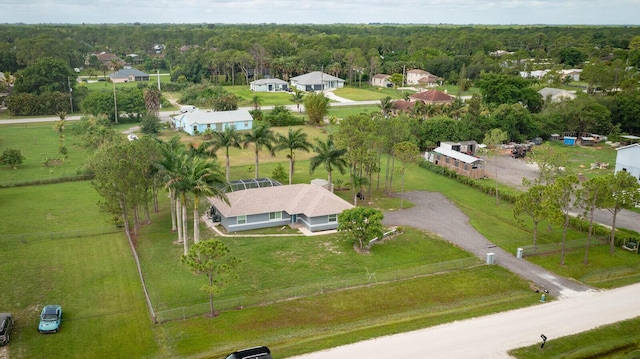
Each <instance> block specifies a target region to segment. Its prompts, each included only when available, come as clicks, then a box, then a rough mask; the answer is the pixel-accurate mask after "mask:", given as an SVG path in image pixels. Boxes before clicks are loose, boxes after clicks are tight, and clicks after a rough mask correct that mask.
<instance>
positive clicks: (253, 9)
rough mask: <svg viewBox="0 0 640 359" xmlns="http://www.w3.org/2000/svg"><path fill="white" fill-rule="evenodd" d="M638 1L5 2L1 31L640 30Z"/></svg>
mask: <svg viewBox="0 0 640 359" xmlns="http://www.w3.org/2000/svg"><path fill="white" fill-rule="evenodd" d="M639 14H640V0H235V1H234V0H184V1H181V0H0V23H28V24H42V23H47V24H59V23H70V24H80V23H91V24H103V23H133V22H140V23H230V24H240V23H251V24H259V23H277V24H303V23H313V24H333V23H417V24H440V23H444V24H507V25H508V24H553V25H556V24H561V25H564V24H567V25H574V24H585V25H639V24H640V15H639Z"/></svg>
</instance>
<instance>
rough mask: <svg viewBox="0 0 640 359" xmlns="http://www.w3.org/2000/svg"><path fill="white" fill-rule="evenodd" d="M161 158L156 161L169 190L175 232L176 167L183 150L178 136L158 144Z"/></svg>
mask: <svg viewBox="0 0 640 359" xmlns="http://www.w3.org/2000/svg"><path fill="white" fill-rule="evenodd" d="M159 147H160V153H161V158H160V161H159V162H158V163H157V166H158V167H159V171H160V173H161V176H162V177H163V180H164V182H166V187H167V189H168V191H169V200H170V202H171V231H172V232H175V231H176V230H178V228H177V219H176V214H177V210H176V208H177V207H176V200H177V199H178V196H177V192H176V186H175V184H176V183H177V182H178V177H179V174H178V169H179V167H180V161H179V160H180V158H181V154H182V153H183V152H184V150H185V149H184V145H183V144H182V143H181V142H180V136H174V137H172V138H171V140H169V141H168V142H161V144H160V146H159ZM178 241H179V242H182V233H181V232H179V234H178Z"/></svg>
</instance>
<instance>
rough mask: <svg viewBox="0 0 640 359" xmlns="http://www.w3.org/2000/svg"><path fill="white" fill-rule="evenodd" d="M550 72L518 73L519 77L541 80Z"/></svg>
mask: <svg viewBox="0 0 640 359" xmlns="http://www.w3.org/2000/svg"><path fill="white" fill-rule="evenodd" d="M549 71H551V70H533V71H520V77H522V78H525V79H526V78H530V79H538V80H542V78H543V77H545V76H546V75H547V74H548V73H549Z"/></svg>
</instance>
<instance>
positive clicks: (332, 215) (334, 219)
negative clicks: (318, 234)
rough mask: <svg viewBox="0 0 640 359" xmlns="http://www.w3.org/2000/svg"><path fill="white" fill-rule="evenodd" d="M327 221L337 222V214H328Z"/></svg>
mask: <svg viewBox="0 0 640 359" xmlns="http://www.w3.org/2000/svg"><path fill="white" fill-rule="evenodd" d="M329 222H338V215H337V214H330V215H329Z"/></svg>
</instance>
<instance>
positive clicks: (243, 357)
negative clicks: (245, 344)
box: [226, 346, 272, 359]
mask: <svg viewBox="0 0 640 359" xmlns="http://www.w3.org/2000/svg"><path fill="white" fill-rule="evenodd" d="M226 359H272V358H271V350H269V348H267V347H265V346H262V347H254V348H247V349H242V350H238V351H237V352H233V353H231V354H229V355H228V356H227V358H226Z"/></svg>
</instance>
